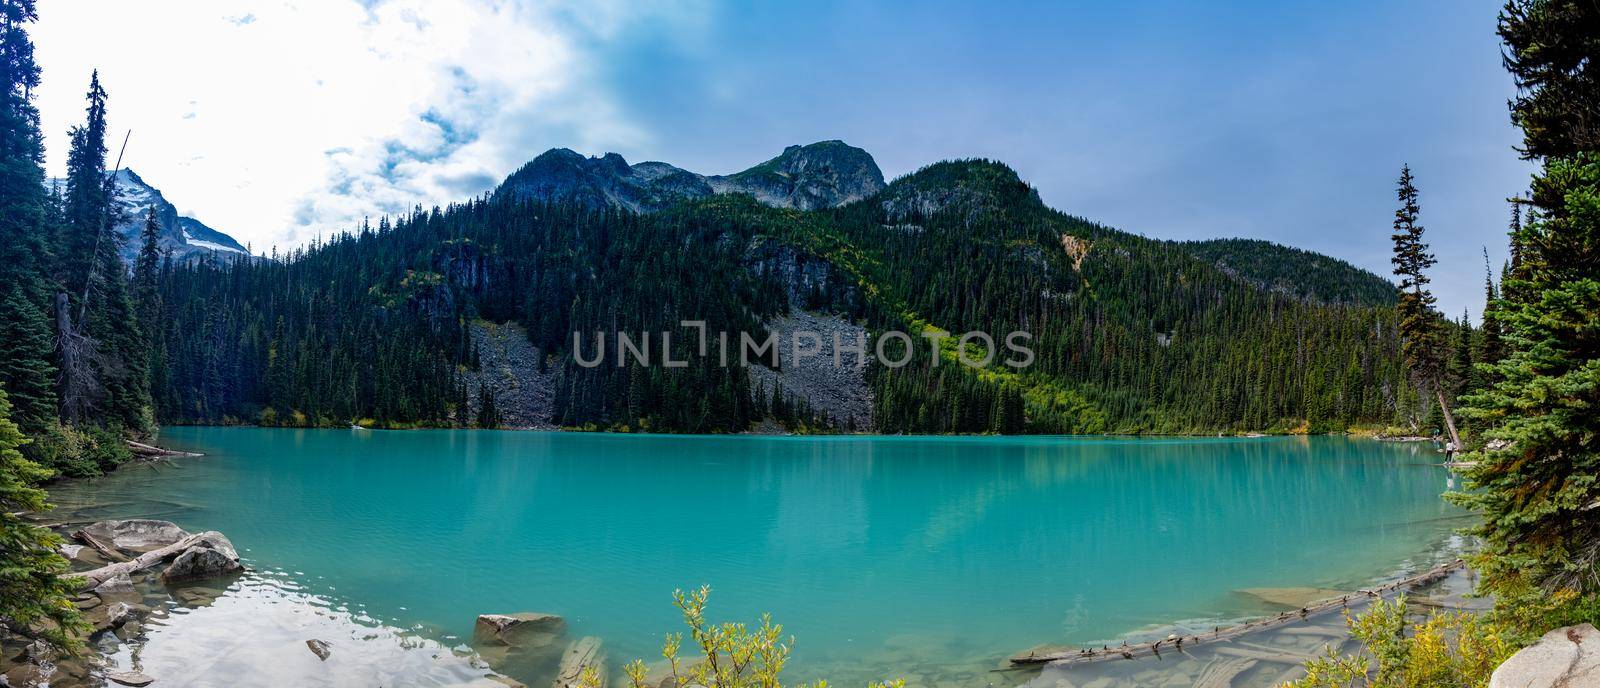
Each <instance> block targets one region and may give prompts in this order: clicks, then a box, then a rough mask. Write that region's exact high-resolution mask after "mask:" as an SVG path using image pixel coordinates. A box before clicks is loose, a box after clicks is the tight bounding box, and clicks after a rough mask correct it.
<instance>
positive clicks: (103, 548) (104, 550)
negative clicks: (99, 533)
mask: <svg viewBox="0 0 1600 688" xmlns="http://www.w3.org/2000/svg"><path fill="white" fill-rule="evenodd" d="M72 539H74V540H77V541H79V542H82V543H83V544H85V545H88V546H90V547H92V548H94V551H96V552H99V553H100V556H102V557H105V558H106V560H107V561H127V560H128V557H127V556H125V555H123V553H121V552H118V551H117V548H115V547H112V546H110V545H107V544H106V543H104V542H101V541H100V538H97V537H95V536H94V535H92V534H90V533H89V532H88V531H85V530H75V531H73V532H72Z"/></svg>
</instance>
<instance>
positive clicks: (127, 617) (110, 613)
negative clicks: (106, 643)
mask: <svg viewBox="0 0 1600 688" xmlns="http://www.w3.org/2000/svg"><path fill="white" fill-rule="evenodd" d="M138 616H139V610H138V609H136V608H135V607H134V606H133V605H131V604H128V603H127V602H112V603H111V604H110V605H108V606H107V607H106V621H107V622H108V623H110V624H111V625H112V626H121V625H123V624H125V623H128V622H129V621H132V620H134V619H136V618H138Z"/></svg>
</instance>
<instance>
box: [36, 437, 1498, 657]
mask: <svg viewBox="0 0 1600 688" xmlns="http://www.w3.org/2000/svg"><path fill="white" fill-rule="evenodd" d="M160 440H161V442H162V443H163V444H165V445H168V446H172V447H176V448H181V449H188V450H193V451H198V452H203V453H204V454H205V456H204V457H200V458H185V459H179V460H177V461H176V462H175V465H174V466H173V467H172V468H162V469H160V470H159V471H152V470H148V469H130V470H124V471H121V472H118V473H116V474H113V475H111V476H108V477H106V478H102V479H99V480H96V481H90V482H82V483H76V484H72V485H67V486H63V488H62V489H60V490H58V491H57V499H58V501H61V502H62V503H63V504H64V505H67V504H78V505H82V504H87V503H97V504H101V505H104V507H103V508H104V511H105V512H106V513H108V514H118V513H119V512H120V514H119V515H123V516H128V517H133V516H141V517H142V516H148V517H154V518H168V519H170V520H174V521H177V522H178V523H179V524H180V525H183V526H185V527H186V528H189V529H191V530H220V531H222V532H223V533H225V534H227V535H228V537H229V538H230V539H232V541H233V542H234V544H235V545H237V546H238V548H239V549H240V552H241V554H242V555H243V556H244V558H245V559H246V563H248V564H249V565H251V566H252V567H253V568H256V569H260V570H263V571H269V572H272V573H273V575H277V576H282V577H285V578H290V579H293V580H294V581H295V583H296V584H297V585H299V586H301V587H302V588H303V589H305V590H307V591H309V592H312V593H315V594H317V595H321V596H323V597H325V598H328V599H333V600H338V601H340V602H341V603H343V604H348V605H351V606H353V607H358V608H360V609H362V610H363V611H364V613H365V614H368V615H370V616H371V617H373V618H375V619H376V620H378V621H381V622H382V623H384V624H388V625H392V626H395V627H399V628H413V627H414V628H417V629H419V633H421V634H422V635H424V636H428V637H432V638H433V639H435V640H440V641H441V642H443V643H444V645H446V646H449V645H455V644H458V643H460V642H462V641H464V640H465V639H466V638H469V637H470V636H471V631H472V625H473V621H474V618H475V617H476V616H477V615H478V614H480V613H505V612H517V611H541V612H551V613H556V614H560V615H563V616H565V617H566V618H567V619H568V621H569V623H570V624H571V627H572V633H573V635H575V636H576V635H579V634H583V635H597V636H600V637H602V638H603V639H604V640H605V642H606V645H607V647H608V649H609V655H610V657H611V658H612V660H613V661H615V662H618V663H620V661H622V660H626V659H630V658H633V657H642V658H645V659H646V660H647V661H648V660H651V659H654V658H656V657H658V652H659V644H660V639H661V635H662V634H663V633H665V632H667V631H676V630H679V627H680V626H681V619H680V617H679V615H678V613H677V610H676V609H675V608H673V606H672V605H671V593H672V591H673V589H674V588H679V587H681V588H690V587H696V586H699V585H700V584H702V583H704V584H709V585H711V586H712V589H713V593H712V596H711V609H710V617H711V618H712V620H717V621H721V620H743V621H754V620H755V619H756V617H757V615H758V614H759V613H761V612H763V611H769V612H771V613H772V614H773V616H774V618H775V619H776V621H778V622H779V623H782V624H783V625H784V627H785V630H786V632H787V633H792V634H794V635H795V636H797V638H798V643H797V647H796V650H795V655H794V660H793V662H792V663H791V668H790V671H788V672H786V675H787V676H789V679H790V681H791V682H800V681H809V680H812V679H814V678H819V677H829V678H830V679H831V680H833V681H834V683H835V685H852V684H853V682H856V681H858V680H864V679H866V678H881V677H884V676H893V675H896V672H897V671H898V670H899V668H900V667H902V666H904V665H906V664H919V665H926V666H925V667H924V668H926V667H929V666H933V667H945V668H946V669H947V670H948V671H950V672H956V673H959V672H961V671H966V670H968V669H970V668H971V667H975V666H977V667H985V668H987V667H993V666H995V664H996V662H998V661H999V660H1000V659H1001V658H1003V657H1004V656H1006V655H1009V654H1011V653H1013V652H1015V651H1018V650H1022V649H1025V648H1028V647H1030V646H1034V645H1037V644H1040V643H1088V642H1091V641H1097V640H1107V639H1112V638H1116V637H1119V636H1121V635H1123V634H1126V633H1130V632H1136V631H1138V630H1140V629H1148V628H1151V627H1154V626H1158V625H1162V624H1169V623H1173V622H1180V621H1187V622H1189V623H1190V624H1191V625H1193V626H1195V627H1204V628H1206V629H1208V630H1209V628H1210V624H1212V623H1220V622H1221V621H1223V620H1227V619H1236V618H1239V617H1243V616H1249V615H1253V614H1265V613H1272V612H1275V611H1277V610H1278V608H1274V607H1270V606H1267V605H1266V604H1265V603H1263V602H1261V601H1260V600H1258V599H1257V598H1254V597H1251V596H1248V595H1245V594H1241V593H1240V592H1239V591H1240V590H1241V589H1245V588H1261V587H1300V586H1305V587H1316V588H1333V589H1344V590H1349V589H1354V588H1356V587H1359V586H1361V585H1365V584H1368V583H1370V582H1372V581H1374V580H1377V579H1379V578H1382V577H1384V576H1387V575H1392V574H1394V573H1396V572H1399V571H1404V570H1407V569H1409V568H1419V567H1422V566H1425V565H1428V564H1430V563H1432V562H1433V561H1435V560H1436V559H1439V558H1443V557H1446V556H1451V550H1450V549H1449V547H1450V544H1449V541H1450V540H1451V539H1452V537H1451V533H1452V532H1453V530H1455V529H1457V528H1460V527H1462V526H1464V525H1466V524H1467V521H1466V520H1465V518H1464V514H1463V512H1461V511H1460V510H1459V509H1457V508H1455V507H1452V506H1449V505H1447V504H1446V503H1445V502H1444V501H1443V500H1441V499H1440V494H1441V493H1443V492H1445V491H1447V490H1448V489H1450V488H1451V483H1450V473H1449V472H1448V471H1447V470H1446V469H1443V468H1440V467H1437V466H1435V465H1433V463H1434V462H1437V461H1439V455H1438V454H1435V453H1433V452H1431V451H1429V450H1428V449H1427V447H1425V446H1418V445H1409V444H1387V443H1380V442H1376V441H1371V440H1365V439H1352V438H1344V437H1309V438H1308V437H1266V438H1230V439H1208V438H1169V439H1121V438H1098V437H1096V438H1076V437H1069V438H1063V437H981V438H980V437H973V438H942V437H939V438H934V437H863V436H845V437H763V436H727V437H723V436H717V437H704V436H642V435H603V434H583V433H535V432H497V431H408V432H383V431H358V430H281V429H256V428H167V429H165V430H163V431H162V433H161V437H160ZM171 627H172V628H173V629H175V630H177V629H180V628H181V627H180V626H179V625H177V624H173V625H172V626H171ZM301 652H303V648H302V650H301ZM979 676H981V674H979ZM979 685H982V683H981V682H980V683H979Z"/></svg>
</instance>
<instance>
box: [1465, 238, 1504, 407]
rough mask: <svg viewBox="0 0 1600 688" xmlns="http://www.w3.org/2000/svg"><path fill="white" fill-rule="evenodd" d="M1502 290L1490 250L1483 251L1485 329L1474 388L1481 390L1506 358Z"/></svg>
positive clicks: (1473, 375)
mask: <svg viewBox="0 0 1600 688" xmlns="http://www.w3.org/2000/svg"><path fill="white" fill-rule="evenodd" d="M1499 303H1500V290H1499V288H1498V287H1497V286H1496V285H1495V283H1494V273H1493V271H1492V270H1491V268H1490V267H1489V249H1487V248H1485V249H1484V250H1483V327H1482V328H1480V334H1479V337H1478V351H1477V354H1476V358H1477V360H1478V365H1476V366H1474V367H1473V373H1472V388H1473V389H1474V390H1481V389H1484V388H1486V387H1488V386H1489V385H1491V384H1493V383H1494V382H1495V381H1496V379H1495V375H1494V364H1495V363H1497V362H1499V361H1500V359H1501V358H1504V357H1505V341H1504V338H1503V336H1502V334H1501V331H1500V307H1499Z"/></svg>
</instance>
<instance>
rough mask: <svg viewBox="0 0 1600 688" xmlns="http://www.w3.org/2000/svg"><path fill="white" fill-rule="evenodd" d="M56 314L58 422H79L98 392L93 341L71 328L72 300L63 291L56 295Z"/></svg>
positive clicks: (90, 406)
mask: <svg viewBox="0 0 1600 688" xmlns="http://www.w3.org/2000/svg"><path fill="white" fill-rule="evenodd" d="M55 315H56V355H57V356H58V357H59V361H58V362H59V363H60V369H59V376H58V377H57V378H56V394H57V396H58V397H59V399H60V404H61V419H62V420H64V421H66V422H68V423H78V422H79V421H81V420H83V419H84V418H85V417H87V416H88V415H89V413H90V411H91V410H92V409H93V408H94V403H95V399H94V395H95V394H96V393H97V392H98V390H99V385H98V384H96V382H95V371H94V365H93V362H94V360H95V356H96V354H95V349H94V340H92V339H90V338H88V337H86V336H84V334H83V333H82V332H79V331H78V328H77V327H75V326H74V325H73V323H72V301H71V299H70V298H69V297H68V296H67V294H66V292H58V293H57V294H56V299H55ZM81 324H82V323H81V322H80V323H79V325H81Z"/></svg>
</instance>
